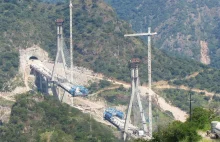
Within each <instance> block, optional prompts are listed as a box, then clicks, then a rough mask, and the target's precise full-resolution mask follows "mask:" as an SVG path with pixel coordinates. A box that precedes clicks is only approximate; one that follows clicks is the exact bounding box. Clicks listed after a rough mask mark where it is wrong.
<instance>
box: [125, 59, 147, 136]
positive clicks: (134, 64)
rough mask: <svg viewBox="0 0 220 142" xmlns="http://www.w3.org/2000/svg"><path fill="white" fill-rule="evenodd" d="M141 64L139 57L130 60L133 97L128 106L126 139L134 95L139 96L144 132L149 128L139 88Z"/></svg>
mask: <svg viewBox="0 0 220 142" xmlns="http://www.w3.org/2000/svg"><path fill="white" fill-rule="evenodd" d="M139 64H140V59H138V58H133V59H132V60H131V61H130V67H131V98H130V103H129V106H128V112H127V115H126V119H125V126H124V140H126V137H127V132H128V126H129V123H130V117H131V109H132V104H133V101H134V97H135V96H136V97H137V102H138V107H139V111H140V114H141V121H142V125H143V128H144V132H145V135H146V134H147V132H148V130H147V125H146V119H145V115H144V110H143V107H142V103H141V98H140V90H139V88H138V87H139V73H138V65H139Z"/></svg>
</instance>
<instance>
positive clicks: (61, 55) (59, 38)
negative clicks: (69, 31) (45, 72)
mask: <svg viewBox="0 0 220 142" xmlns="http://www.w3.org/2000/svg"><path fill="white" fill-rule="evenodd" d="M63 22H64V20H63V19H57V20H56V24H57V55H56V60H55V63H54V66H53V71H52V81H54V80H55V75H56V71H57V69H58V68H59V67H58V62H59V60H62V66H63V69H64V72H63V73H64V77H65V78H66V60H65V56H64V52H63V51H64V50H63V47H64V41H63Z"/></svg>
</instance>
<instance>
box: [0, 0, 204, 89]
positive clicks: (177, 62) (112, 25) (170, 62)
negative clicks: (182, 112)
mask: <svg viewBox="0 0 220 142" xmlns="http://www.w3.org/2000/svg"><path fill="white" fill-rule="evenodd" d="M68 7H69V3H68V2H67V1H66V2H59V3H44V2H39V1H37V0H29V1H20V0H7V1H6V0H0V11H1V12H0V20H1V22H0V33H1V35H2V36H1V37H0V50H1V54H0V59H1V62H0V75H1V81H0V88H1V89H2V88H3V84H4V83H5V82H7V80H9V78H10V77H14V75H15V74H16V72H17V71H16V70H17V69H18V49H21V48H28V47H31V46H32V45H33V44H37V45H39V46H41V47H42V48H44V49H45V50H47V51H48V52H49V53H50V55H51V57H53V58H54V56H55V52H56V25H55V22H54V21H55V20H56V19H57V18H63V19H64V20H65V23H64V29H65V30H64V33H65V38H66V45H67V46H68V45H69V43H68V41H69V40H68V38H69V31H68V30H69V25H68V24H69V9H68ZM73 10H74V11H73V31H74V32H73V40H74V62H75V63H74V64H76V65H79V66H85V67H88V68H90V69H93V70H94V71H96V72H102V73H104V74H105V75H107V76H112V77H115V78H117V79H121V80H125V81H129V78H130V77H129V69H128V61H129V60H130V59H131V58H132V57H139V58H141V60H142V62H143V64H144V65H142V66H141V68H142V69H141V76H143V79H142V81H143V82H147V71H146V63H147V48H146V45H144V44H143V42H141V40H139V39H137V38H125V37H124V34H126V33H132V32H133V31H132V30H131V28H130V27H129V24H127V23H126V22H125V21H121V20H119V19H118V18H117V16H116V14H115V12H114V11H113V9H112V8H111V7H109V6H108V5H106V4H105V3H104V2H103V1H102V0H95V1H91V0H74V1H73ZM153 40H154V41H157V42H160V39H158V38H157V39H156V38H154V39H153ZM154 46H155V45H153V47H154ZM3 61H4V62H3ZM152 61H153V73H154V76H153V79H154V81H158V80H169V79H173V78H177V77H184V76H186V75H189V74H191V73H193V72H195V71H198V70H201V69H202V68H204V66H202V65H200V64H198V63H195V62H192V61H184V60H181V59H175V58H172V57H169V56H167V55H166V54H164V53H163V52H161V51H159V50H157V49H156V48H153V60H152ZM144 68H145V69H144Z"/></svg>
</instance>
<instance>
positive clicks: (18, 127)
mask: <svg viewBox="0 0 220 142" xmlns="http://www.w3.org/2000/svg"><path fill="white" fill-rule="evenodd" d="M28 141H39V142H46V141H50V142H89V141H90V142H98V141H101V142H116V141H120V140H119V139H118V138H116V137H115V136H114V135H113V132H112V130H111V129H110V128H108V127H107V126H104V124H101V123H98V122H97V121H95V120H94V119H93V118H91V117H90V116H89V115H87V114H83V113H82V112H80V111H79V110H77V109H75V108H72V107H70V106H69V105H67V104H62V103H60V102H59V101H58V100H56V99H54V98H53V97H50V96H47V97H45V96H42V95H39V94H33V93H27V94H23V95H21V96H19V97H18V98H17V101H16V103H15V104H14V105H13V107H12V112H11V117H10V121H9V123H8V124H4V125H2V126H1V125H0V142H28Z"/></svg>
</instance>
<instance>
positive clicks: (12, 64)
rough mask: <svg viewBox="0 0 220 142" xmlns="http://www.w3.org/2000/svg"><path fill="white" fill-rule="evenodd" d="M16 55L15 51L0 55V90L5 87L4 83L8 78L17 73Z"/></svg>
mask: <svg viewBox="0 0 220 142" xmlns="http://www.w3.org/2000/svg"><path fill="white" fill-rule="evenodd" d="M18 61H19V60H18V54H17V52H15V51H5V52H1V53H0V88H2V89H3V90H4V89H5V88H6V87H7V86H4V83H6V82H7V81H8V78H11V77H14V76H15V75H16V73H17V71H18Z"/></svg>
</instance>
